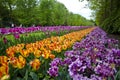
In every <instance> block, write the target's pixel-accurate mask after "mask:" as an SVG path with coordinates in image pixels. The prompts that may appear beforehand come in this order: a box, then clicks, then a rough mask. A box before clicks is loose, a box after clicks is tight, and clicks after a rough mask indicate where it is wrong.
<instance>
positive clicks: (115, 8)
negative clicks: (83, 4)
mask: <svg viewBox="0 0 120 80" xmlns="http://www.w3.org/2000/svg"><path fill="white" fill-rule="evenodd" d="M89 2H90V8H91V9H92V10H94V12H93V15H94V18H95V21H96V23H97V24H98V25H100V26H101V27H102V28H103V29H104V30H106V31H107V32H109V33H116V34H117V33H120V7H119V5H120V1H119V0H90V1H89Z"/></svg>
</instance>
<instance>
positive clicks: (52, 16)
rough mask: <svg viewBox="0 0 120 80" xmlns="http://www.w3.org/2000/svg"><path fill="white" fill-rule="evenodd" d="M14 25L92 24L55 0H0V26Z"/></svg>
mask: <svg viewBox="0 0 120 80" xmlns="http://www.w3.org/2000/svg"><path fill="white" fill-rule="evenodd" d="M12 23H14V24H16V25H20V24H22V25H24V26H31V25H33V24H34V25H41V26H53V25H71V26H73V25H74V26H82V25H83V26H86V25H87V26H88V25H93V22H92V21H91V20H87V19H86V18H84V17H83V16H81V15H78V14H73V13H71V12H69V11H68V10H67V8H66V7H65V6H64V5H63V4H62V3H60V2H57V1H56V0H0V27H6V26H10V25H11V24H12Z"/></svg>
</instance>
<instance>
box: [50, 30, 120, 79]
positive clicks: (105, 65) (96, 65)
mask: <svg viewBox="0 0 120 80" xmlns="http://www.w3.org/2000/svg"><path fill="white" fill-rule="evenodd" d="M119 68H120V49H118V41H117V40H114V39H110V38H108V37H107V35H106V33H105V32H104V31H103V30H101V29H100V28H96V29H95V30H94V31H92V32H91V33H90V34H88V35H87V36H86V38H85V39H83V40H82V41H81V42H76V43H75V44H74V45H73V50H70V51H66V52H65V58H64V59H62V58H55V59H54V60H53V61H52V62H51V63H50V68H49V70H48V74H49V75H50V76H51V77H50V78H54V79H56V80H58V79H59V78H60V79H65V80H72V79H73V80H119V79H120V78H119V76H120V74H119V73H117V72H118V71H119Z"/></svg>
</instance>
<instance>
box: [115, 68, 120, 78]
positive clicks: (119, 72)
mask: <svg viewBox="0 0 120 80" xmlns="http://www.w3.org/2000/svg"><path fill="white" fill-rule="evenodd" d="M115 80H120V70H119V71H118V72H117V74H116V76H115Z"/></svg>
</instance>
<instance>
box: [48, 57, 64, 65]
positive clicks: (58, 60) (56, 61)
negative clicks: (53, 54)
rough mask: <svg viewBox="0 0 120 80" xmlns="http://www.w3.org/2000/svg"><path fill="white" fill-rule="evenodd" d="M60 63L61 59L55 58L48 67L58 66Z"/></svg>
mask: <svg viewBox="0 0 120 80" xmlns="http://www.w3.org/2000/svg"><path fill="white" fill-rule="evenodd" d="M61 63H62V61H61V58H55V59H53V61H52V62H51V63H50V66H58V65H60V64H61Z"/></svg>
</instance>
